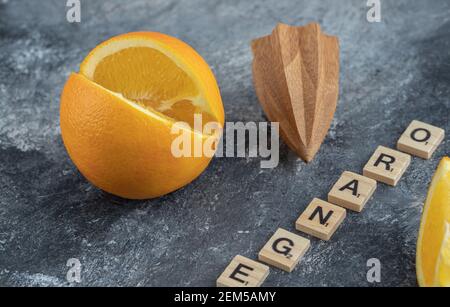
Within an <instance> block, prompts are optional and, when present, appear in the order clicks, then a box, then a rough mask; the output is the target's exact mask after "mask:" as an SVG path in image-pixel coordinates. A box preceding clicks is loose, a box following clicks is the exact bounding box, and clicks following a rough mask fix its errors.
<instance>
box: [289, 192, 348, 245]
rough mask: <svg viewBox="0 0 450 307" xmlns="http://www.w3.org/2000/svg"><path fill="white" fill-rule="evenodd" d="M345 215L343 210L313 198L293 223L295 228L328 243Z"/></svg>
mask: <svg viewBox="0 0 450 307" xmlns="http://www.w3.org/2000/svg"><path fill="white" fill-rule="evenodd" d="M345 215H346V211H345V209H344V208H341V207H339V206H335V205H333V204H330V203H327V202H326V201H323V200H320V199H318V198H314V199H313V200H312V201H311V203H310V204H309V206H308V207H307V208H306V210H305V211H304V212H303V213H302V214H301V215H300V217H299V218H298V219H297V222H295V228H296V229H297V230H300V231H303V232H305V233H307V234H310V235H312V236H315V237H317V238H319V239H322V240H326V241H328V240H329V239H330V238H331V236H332V235H333V234H334V232H335V231H336V229H337V228H338V227H339V225H340V224H341V223H342V221H343V220H344V218H345Z"/></svg>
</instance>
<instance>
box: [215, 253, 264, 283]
mask: <svg viewBox="0 0 450 307" xmlns="http://www.w3.org/2000/svg"><path fill="white" fill-rule="evenodd" d="M267 275H269V267H268V266H267V265H264V264H262V263H259V262H256V261H254V260H251V259H248V258H246V257H243V256H240V255H237V256H236V257H234V258H233V260H232V261H231V263H230V264H229V265H228V266H227V268H226V269H225V271H223V273H222V274H221V275H220V276H219V278H218V279H217V287H259V286H261V284H262V283H263V282H264V280H265V279H266V277H267Z"/></svg>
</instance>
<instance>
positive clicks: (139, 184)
mask: <svg viewBox="0 0 450 307" xmlns="http://www.w3.org/2000/svg"><path fill="white" fill-rule="evenodd" d="M195 115H197V116H198V115H201V116H202V122H203V125H201V126H200V129H198V126H197V128H195V127H194V124H195V122H194V116H195ZM181 122H184V123H186V124H184V125H183V124H181ZM207 122H215V123H217V124H218V126H219V127H220V128H221V127H222V126H223V124H224V111H223V105H222V100H221V97H220V92H219V88H218V86H217V82H216V80H215V78H214V75H213V73H212V72H211V70H210V68H209V66H208V64H207V63H206V62H205V61H204V60H203V58H202V57H201V56H200V55H199V54H198V53H197V52H196V51H195V50H194V49H192V48H191V47H190V46H189V45H187V44H186V43H184V42H182V41H180V40H178V39H176V38H174V37H171V36H168V35H165V34H161V33H156V32H136V33H127V34H123V35H119V36H117V37H114V38H112V39H109V40H108V41H105V42H103V43H102V44H100V45H98V46H97V47H96V48H95V49H94V50H92V51H91V52H90V53H89V55H88V56H87V57H86V58H85V60H84V61H83V63H82V64H81V67H80V73H73V74H72V75H71V76H70V77H69V79H68V81H67V83H66V84H65V86H64V90H63V92H62V95H61V109H60V124H61V133H62V138H63V141H64V145H65V147H66V149H67V151H68V153H69V156H70V157H71V159H72V161H73V162H74V163H75V165H76V166H77V167H78V169H79V170H80V172H81V173H82V174H83V175H84V176H85V177H86V178H87V179H88V180H89V181H90V182H91V183H93V184H94V185H95V186H97V187H99V188H101V189H103V190H105V191H107V192H109V193H112V194H114V195H118V196H121V197H124V198H130V199H147V198H154V197H158V196H161V195H164V194H167V193H170V192H172V191H174V190H177V189H179V188H181V187H183V186H185V185H186V184H188V183H189V182H191V181H192V180H194V179H195V178H196V177H197V176H199V175H200V174H201V173H202V172H203V171H204V170H205V168H206V167H207V166H208V164H209V162H210V160H211V155H204V154H202V155H184V156H181V157H180V156H177V155H174V153H173V148H172V147H173V144H174V141H176V140H177V138H178V137H179V134H176V133H174V128H176V129H175V130H178V131H181V132H182V133H184V134H185V135H187V136H188V138H189V139H190V140H191V141H192V144H201V145H202V146H203V145H205V144H206V142H210V141H211V138H213V139H214V140H215V141H217V140H218V139H219V138H220V129H216V130H214V131H209V132H204V131H203V130H204V129H203V127H204V124H205V123H207ZM194 128H195V129H194Z"/></svg>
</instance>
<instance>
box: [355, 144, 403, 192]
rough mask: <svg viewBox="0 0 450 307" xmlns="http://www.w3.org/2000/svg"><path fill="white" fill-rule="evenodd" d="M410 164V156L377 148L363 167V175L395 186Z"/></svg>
mask: <svg viewBox="0 0 450 307" xmlns="http://www.w3.org/2000/svg"><path fill="white" fill-rule="evenodd" d="M410 162H411V156H410V155H407V154H405V153H402V152H399V151H396V150H393V149H390V148H387V147H384V146H378V148H377V150H376V151H375V153H374V154H373V155H372V157H371V158H370V160H369V162H367V164H366V166H364V171H363V174H364V176H366V177H369V178H372V179H375V180H377V181H380V182H383V183H386V184H389V185H392V186H396V185H397V183H398V181H399V180H400V178H401V177H402V175H403V173H404V172H405V171H406V169H407V168H408V166H409V163H410Z"/></svg>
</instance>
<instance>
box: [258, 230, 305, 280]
mask: <svg viewBox="0 0 450 307" xmlns="http://www.w3.org/2000/svg"><path fill="white" fill-rule="evenodd" d="M309 246H310V241H309V240H308V239H305V238H302V237H300V236H298V235H296V234H293V233H292V232H289V231H286V230H284V229H281V228H278V230H277V231H276V232H275V234H274V235H273V236H272V237H271V238H270V240H269V241H268V242H267V243H266V245H264V247H263V248H262V249H261V251H260V252H259V254H258V259H259V261H262V262H265V263H267V264H270V265H273V266H274V267H277V268H279V269H282V270H284V271H287V272H292V270H293V269H294V268H295V266H296V265H297V263H298V262H299V261H300V259H301V258H302V257H303V255H304V254H305V252H306V251H307V250H308V248H309Z"/></svg>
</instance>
